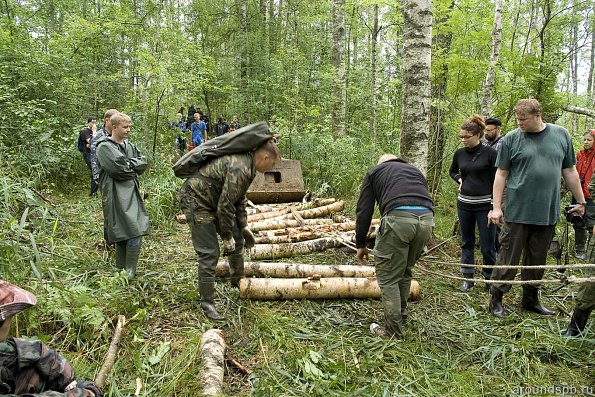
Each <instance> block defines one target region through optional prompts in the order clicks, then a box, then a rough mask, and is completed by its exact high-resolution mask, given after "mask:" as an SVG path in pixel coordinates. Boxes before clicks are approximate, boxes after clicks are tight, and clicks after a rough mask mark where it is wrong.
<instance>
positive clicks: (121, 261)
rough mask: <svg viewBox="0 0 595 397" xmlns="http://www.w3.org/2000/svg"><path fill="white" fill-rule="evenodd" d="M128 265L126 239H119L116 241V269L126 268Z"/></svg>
mask: <svg viewBox="0 0 595 397" xmlns="http://www.w3.org/2000/svg"><path fill="white" fill-rule="evenodd" d="M125 267H126V241H118V242H117V243H116V269H124V268H125Z"/></svg>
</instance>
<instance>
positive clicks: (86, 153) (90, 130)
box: [78, 116, 99, 197]
mask: <svg viewBox="0 0 595 397" xmlns="http://www.w3.org/2000/svg"><path fill="white" fill-rule="evenodd" d="M96 131H97V119H96V118H95V117H94V116H89V117H87V126H86V127H85V128H83V129H82V130H81V132H80V133H79V138H78V150H79V152H81V153H82V154H83V160H85V163H86V164H87V167H89V174H90V179H91V190H90V193H89V197H91V196H93V195H94V194H95V193H97V189H98V187H99V186H98V185H97V183H96V182H95V179H93V169H92V168H91V139H93V134H94V133H95V132H96Z"/></svg>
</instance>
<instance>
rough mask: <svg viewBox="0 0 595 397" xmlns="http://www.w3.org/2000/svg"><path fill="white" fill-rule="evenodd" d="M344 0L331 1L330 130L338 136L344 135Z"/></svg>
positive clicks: (345, 98) (345, 107) (345, 100)
mask: <svg viewBox="0 0 595 397" xmlns="http://www.w3.org/2000/svg"><path fill="white" fill-rule="evenodd" d="M344 7H345V0H333V22H332V23H333V66H334V68H335V72H336V75H335V95H334V101H333V114H332V128H333V133H335V134H336V135H338V136H341V135H344V134H345V116H346V113H347V106H346V103H347V90H346V87H345V60H344V59H343V58H344V56H343V54H344V52H345V16H344Z"/></svg>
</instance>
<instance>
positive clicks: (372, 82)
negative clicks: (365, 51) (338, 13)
mask: <svg viewBox="0 0 595 397" xmlns="http://www.w3.org/2000/svg"><path fill="white" fill-rule="evenodd" d="M373 18H374V23H373V25H372V34H371V38H372V43H371V47H372V48H371V51H370V138H371V139H372V145H374V147H375V146H376V49H377V42H378V32H379V29H378V4H374V17H373Z"/></svg>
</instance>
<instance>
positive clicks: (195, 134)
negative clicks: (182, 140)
mask: <svg viewBox="0 0 595 397" xmlns="http://www.w3.org/2000/svg"><path fill="white" fill-rule="evenodd" d="M201 116H202V114H200V113H199V112H196V113H194V123H192V125H191V126H190V131H192V142H191V147H189V148H188V150H192V149H194V148H195V147H197V146H200V144H201V143H202V142H203V140H204V139H205V135H206V129H207V125H206V124H205V122H204V121H202V120H201Z"/></svg>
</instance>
